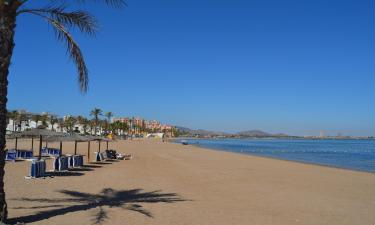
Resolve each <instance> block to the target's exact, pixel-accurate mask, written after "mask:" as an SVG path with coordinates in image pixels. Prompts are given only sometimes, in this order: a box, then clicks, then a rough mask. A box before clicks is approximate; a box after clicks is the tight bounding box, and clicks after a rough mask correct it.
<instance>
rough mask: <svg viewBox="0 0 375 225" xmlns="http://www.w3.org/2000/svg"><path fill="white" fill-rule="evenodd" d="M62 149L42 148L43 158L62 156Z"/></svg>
mask: <svg viewBox="0 0 375 225" xmlns="http://www.w3.org/2000/svg"><path fill="white" fill-rule="evenodd" d="M60 152H61V150H60V149H57V148H42V156H53V157H58V156H60Z"/></svg>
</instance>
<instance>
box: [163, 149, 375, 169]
mask: <svg viewBox="0 0 375 225" xmlns="http://www.w3.org/2000/svg"><path fill="white" fill-rule="evenodd" d="M170 143H172V144H179V143H176V142H170ZM189 145H191V146H194V147H197V148H200V149H202V150H209V151H220V152H226V153H233V154H238V155H246V156H252V157H259V158H265V159H274V160H280V161H286V162H292V163H299V164H302V165H311V166H319V167H326V168H333V169H339V170H345V171H352V172H360V173H368V174H375V171H374V172H371V171H367V170H359V169H350V168H346V167H340V166H334V165H326V164H319V163H313V162H305V161H298V160H290V159H282V158H277V157H272V156H263V155H255V154H251V153H246V152H235V151H230V150H225V149H219V148H209V147H203V146H200V145H198V144H189Z"/></svg>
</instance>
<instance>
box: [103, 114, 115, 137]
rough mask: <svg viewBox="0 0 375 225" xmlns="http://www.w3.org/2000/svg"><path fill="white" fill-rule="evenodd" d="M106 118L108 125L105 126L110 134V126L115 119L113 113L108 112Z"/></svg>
mask: <svg viewBox="0 0 375 225" xmlns="http://www.w3.org/2000/svg"><path fill="white" fill-rule="evenodd" d="M104 116H105V117H106V118H107V119H106V124H105V129H106V131H107V133H109V125H110V124H111V119H112V117H113V113H112V112H106V113H105V115H104Z"/></svg>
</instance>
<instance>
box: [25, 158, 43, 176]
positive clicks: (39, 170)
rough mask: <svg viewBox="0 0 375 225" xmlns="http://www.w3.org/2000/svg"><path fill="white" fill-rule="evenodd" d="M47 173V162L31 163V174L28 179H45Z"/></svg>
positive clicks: (36, 161)
mask: <svg viewBox="0 0 375 225" xmlns="http://www.w3.org/2000/svg"><path fill="white" fill-rule="evenodd" d="M45 173H46V162H45V161H44V160H33V161H31V166H30V174H29V176H27V177H26V178H38V177H44V176H45Z"/></svg>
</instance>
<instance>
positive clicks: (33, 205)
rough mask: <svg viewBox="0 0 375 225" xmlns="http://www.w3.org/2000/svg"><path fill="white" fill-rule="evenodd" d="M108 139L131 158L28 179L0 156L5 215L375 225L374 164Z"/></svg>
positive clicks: (37, 219)
mask: <svg viewBox="0 0 375 225" xmlns="http://www.w3.org/2000/svg"><path fill="white" fill-rule="evenodd" d="M37 144H38V143H37V142H35V146H38V145H37ZM8 146H10V147H13V144H12V143H8ZM19 146H20V148H22V147H27V148H30V142H25V141H19ZM49 146H51V147H58V146H59V144H58V143H55V144H52V143H50V144H49ZM91 147H92V150H91V152H92V154H91V156H93V152H94V151H95V150H97V149H98V145H97V143H94V142H92V144H91ZM73 148H74V143H64V151H65V153H72V152H73ZM110 148H115V149H117V150H118V151H119V152H123V153H132V154H133V155H134V158H133V159H132V160H130V161H113V162H106V163H105V164H88V166H86V167H84V168H82V169H80V170H76V171H72V172H71V173H64V174H59V173H55V174H52V175H53V176H51V177H47V178H44V179H33V180H28V179H25V178H24V177H25V175H27V173H28V166H29V164H30V162H27V161H23V162H15V163H13V162H7V164H6V178H5V182H6V193H7V196H6V197H7V202H8V207H9V218H10V219H11V221H12V222H15V221H21V220H22V221H25V222H28V223H31V224H99V223H101V224H146V225H147V224H160V225H168V224H170V225H182V224H184V225H187V224H192V225H209V224H213V225H228V224H234V225H242V224H243V225H249V224H254V225H255V224H261V225H267V224H275V225H283V224H285V225H292V224H311V225H317V224H319V225H323V224H327V225H335V224H337V225H346V224H348V225H349V224H351V225H373V224H375V174H373V173H365V172H357V171H350V170H344V169H336V168H329V167H323V166H317V165H308V164H302V163H295V162H289V161H282V160H276V159H269V158H261V157H255V156H248V155H241V154H235V153H227V152H220V151H214V150H208V149H202V148H198V147H195V146H183V145H180V144H174V143H163V142H161V141H156V140H143V141H118V142H115V143H111V144H110ZM102 149H105V144H102ZM78 152H79V153H81V154H85V155H87V144H86V143H79V144H78ZM85 160H87V158H85ZM47 161H48V167H47V169H51V165H50V164H51V160H47Z"/></svg>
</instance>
